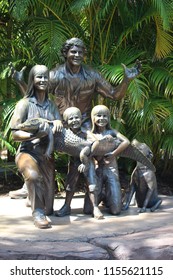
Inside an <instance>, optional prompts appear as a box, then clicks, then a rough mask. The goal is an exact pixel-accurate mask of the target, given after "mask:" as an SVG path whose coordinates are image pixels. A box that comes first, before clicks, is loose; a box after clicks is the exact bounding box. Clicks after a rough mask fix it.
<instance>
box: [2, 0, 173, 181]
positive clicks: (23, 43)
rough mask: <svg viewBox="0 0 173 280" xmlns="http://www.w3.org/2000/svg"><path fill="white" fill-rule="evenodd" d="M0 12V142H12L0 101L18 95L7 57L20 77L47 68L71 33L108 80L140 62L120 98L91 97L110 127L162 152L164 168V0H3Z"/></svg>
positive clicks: (168, 30)
mask: <svg viewBox="0 0 173 280" xmlns="http://www.w3.org/2000/svg"><path fill="white" fill-rule="evenodd" d="M0 18H1V20H0V83H1V88H0V95H1V99H0V101H1V113H2V110H3V109H5V111H4V113H3V114H4V115H7V118H6V117H4V116H3V117H1V142H2V144H3V145H4V143H5V142H3V141H6V144H7V142H8V143H9V144H10V145H11V146H12V147H14V146H13V145H14V143H12V142H11V141H12V140H11V138H10V134H9V132H8V131H9V130H8V129H9V127H8V121H9V119H10V108H9V107H8V106H9V105H8V104H7V103H6V102H5V103H4V101H6V100H10V101H14V104H15V102H16V101H17V100H18V99H19V98H20V97H21V95H20V93H19V89H18V86H17V85H16V84H15V83H14V82H13V81H12V79H11V77H10V69H9V67H8V64H9V62H10V61H12V62H13V64H14V65H15V67H16V68H17V69H19V70H20V69H21V68H22V67H23V66H24V65H26V66H27V71H26V77H27V73H28V69H29V68H30V67H31V66H32V65H34V64H36V63H39V64H45V65H47V66H48V67H49V68H52V67H54V66H55V64H56V63H61V62H62V58H61V54H60V48H61V46H62V43H64V41H65V40H66V39H68V38H69V37H79V38H81V39H83V41H84V42H85V44H86V46H87V49H88V55H87V59H86V61H85V62H86V63H88V64H90V65H92V66H93V67H94V68H96V69H98V70H99V71H101V73H102V74H103V75H104V76H105V77H106V79H107V80H109V81H110V82H111V83H112V84H113V85H115V84H118V83H120V82H121V80H122V78H123V67H122V65H121V63H124V64H125V65H127V66H128V67H131V66H132V65H133V64H134V63H135V61H136V59H139V60H141V61H142V64H143V65H142V73H141V75H140V76H139V77H138V78H136V79H135V80H134V81H133V82H131V84H130V86H129V87H128V91H127V94H126V97H125V99H123V100H121V101H119V102H114V101H112V100H102V99H98V100H97V101H96V102H100V103H101V102H102V103H104V104H106V105H107V106H109V107H110V109H111V112H112V124H113V126H115V127H117V128H118V129H120V131H121V132H123V133H124V134H125V135H127V137H129V139H130V140H132V139H133V138H137V139H138V140H140V141H145V142H146V143H147V144H148V145H149V146H150V147H151V148H152V149H153V151H154V157H155V158H154V160H155V162H158V161H159V159H160V158H161V157H162V158H165V162H166V165H167V166H168V165H169V163H170V165H171V164H172V161H171V160H170V161H169V159H170V158H171V157H172V154H173V145H172V142H171V137H172V123H173V113H172V95H173V91H172V88H173V34H172V22H173V5H172V0H160V1H157V0H147V1H146V0H144V1H142V0H140V1H135V0H131V1H129V0H107V1H105V0H64V1H59V0H54V1H52V0H23V1H21V0H12V1H7V0H3V1H0ZM93 105H94V103H93ZM6 107H7V108H6ZM8 108H9V109H8ZM8 110H9V111H8ZM1 115H2V114H1ZM8 116H9V117H8ZM2 120H3V121H2ZM3 145H1V146H3ZM163 151H164V152H163ZM167 159H168V160H167ZM60 180H61V179H60Z"/></svg>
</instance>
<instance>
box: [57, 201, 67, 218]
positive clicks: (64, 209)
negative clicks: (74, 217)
mask: <svg viewBox="0 0 173 280" xmlns="http://www.w3.org/2000/svg"><path fill="white" fill-rule="evenodd" d="M54 214H55V216H58V217H64V216H68V215H70V214H71V207H70V206H69V205H67V204H66V203H64V205H63V206H62V208H61V209H59V210H58V211H55V212H54Z"/></svg>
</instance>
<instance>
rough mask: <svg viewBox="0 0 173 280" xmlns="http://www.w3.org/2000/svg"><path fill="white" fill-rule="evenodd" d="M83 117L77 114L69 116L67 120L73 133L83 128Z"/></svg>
mask: <svg viewBox="0 0 173 280" xmlns="http://www.w3.org/2000/svg"><path fill="white" fill-rule="evenodd" d="M81 122H82V120H81V115H80V114H78V113H77V112H76V113H75V112H74V113H73V112H72V113H71V114H69V116H68V119H67V125H68V128H70V129H71V130H72V131H77V130H79V129H80V128H81Z"/></svg>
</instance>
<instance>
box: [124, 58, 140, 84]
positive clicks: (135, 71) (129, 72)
mask: <svg viewBox="0 0 173 280" xmlns="http://www.w3.org/2000/svg"><path fill="white" fill-rule="evenodd" d="M121 65H122V66H123V68H124V75H125V78H127V79H128V80H132V79H134V78H136V77H137V76H138V75H139V74H140V73H141V67H142V64H141V62H140V61H139V60H138V59H137V60H136V64H135V66H134V67H132V68H127V67H126V65H124V64H123V63H122V64H121Z"/></svg>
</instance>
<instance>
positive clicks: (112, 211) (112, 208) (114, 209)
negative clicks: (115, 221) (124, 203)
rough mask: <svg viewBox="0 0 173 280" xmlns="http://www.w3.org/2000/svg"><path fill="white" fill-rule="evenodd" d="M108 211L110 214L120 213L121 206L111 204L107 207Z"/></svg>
mask: <svg viewBox="0 0 173 280" xmlns="http://www.w3.org/2000/svg"><path fill="white" fill-rule="evenodd" d="M109 213H110V214H112V215H120V213H121V207H117V206H115V205H112V206H110V207H109Z"/></svg>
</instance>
